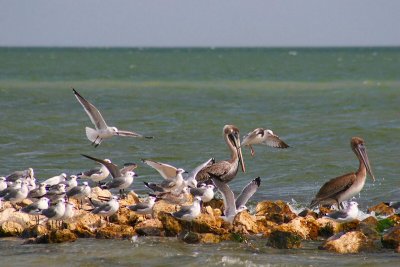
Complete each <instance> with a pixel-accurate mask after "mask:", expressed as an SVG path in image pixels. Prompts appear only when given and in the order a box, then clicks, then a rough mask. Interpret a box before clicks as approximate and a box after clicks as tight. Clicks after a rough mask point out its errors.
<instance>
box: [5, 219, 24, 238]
mask: <svg viewBox="0 0 400 267" xmlns="http://www.w3.org/2000/svg"><path fill="white" fill-rule="evenodd" d="M22 231H24V227H23V226H22V225H21V224H19V223H17V222H13V221H9V222H4V223H3V224H2V225H1V226H0V237H8V236H20V235H21V233H22Z"/></svg>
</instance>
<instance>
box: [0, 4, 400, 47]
mask: <svg viewBox="0 0 400 267" xmlns="http://www.w3.org/2000/svg"><path fill="white" fill-rule="evenodd" d="M399 45H400V1H399V0H379V1H378V0H332V1H330V0H329V1H328V0H264V1H261V0H243V1H237V0H213V1H211V0H154V1H151V0H141V1H136V0H112V1H109V0H107V1H105V0H0V46H47V47H54V46H57V47H58V46H61V47H66V46H67V47H70V46H78V47H310V46H311V47H318V46H399Z"/></svg>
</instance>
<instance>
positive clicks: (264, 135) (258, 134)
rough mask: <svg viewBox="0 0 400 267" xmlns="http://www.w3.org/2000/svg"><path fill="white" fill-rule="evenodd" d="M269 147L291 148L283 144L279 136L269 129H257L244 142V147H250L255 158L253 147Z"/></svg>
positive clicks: (245, 137) (247, 135)
mask: <svg viewBox="0 0 400 267" xmlns="http://www.w3.org/2000/svg"><path fill="white" fill-rule="evenodd" d="M257 144H262V145H267V146H270V147H275V148H288V147H289V146H288V145H287V144H286V143H285V142H283V141H282V140H281V139H280V138H279V136H277V135H276V134H274V133H273V132H272V131H271V130H269V129H264V128H257V129H254V130H253V131H252V132H250V133H248V134H246V135H245V136H244V137H243V140H242V146H249V147H250V152H251V155H252V156H254V154H255V152H254V149H253V147H252V145H257Z"/></svg>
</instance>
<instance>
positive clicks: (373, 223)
mask: <svg viewBox="0 0 400 267" xmlns="http://www.w3.org/2000/svg"><path fill="white" fill-rule="evenodd" d="M377 225H378V220H377V219H376V218H375V217H373V216H369V217H368V218H366V219H364V220H363V221H361V222H360V223H359V224H358V226H357V228H356V230H358V231H361V232H362V233H363V234H364V235H365V236H366V237H368V238H369V239H373V240H377V239H380V234H379V232H378V230H377Z"/></svg>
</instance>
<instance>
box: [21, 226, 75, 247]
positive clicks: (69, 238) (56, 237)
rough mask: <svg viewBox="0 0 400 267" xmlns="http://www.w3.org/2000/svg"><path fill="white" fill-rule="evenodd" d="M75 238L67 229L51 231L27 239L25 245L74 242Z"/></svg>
mask: <svg viewBox="0 0 400 267" xmlns="http://www.w3.org/2000/svg"><path fill="white" fill-rule="evenodd" d="M76 239H77V236H76V235H75V234H74V233H73V232H71V231H70V230H68V229H64V230H52V231H51V232H50V233H47V234H44V235H41V236H38V237H37V238H35V239H28V240H27V241H26V242H25V243H26V244H50V243H65V242H74V241H75V240H76Z"/></svg>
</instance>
